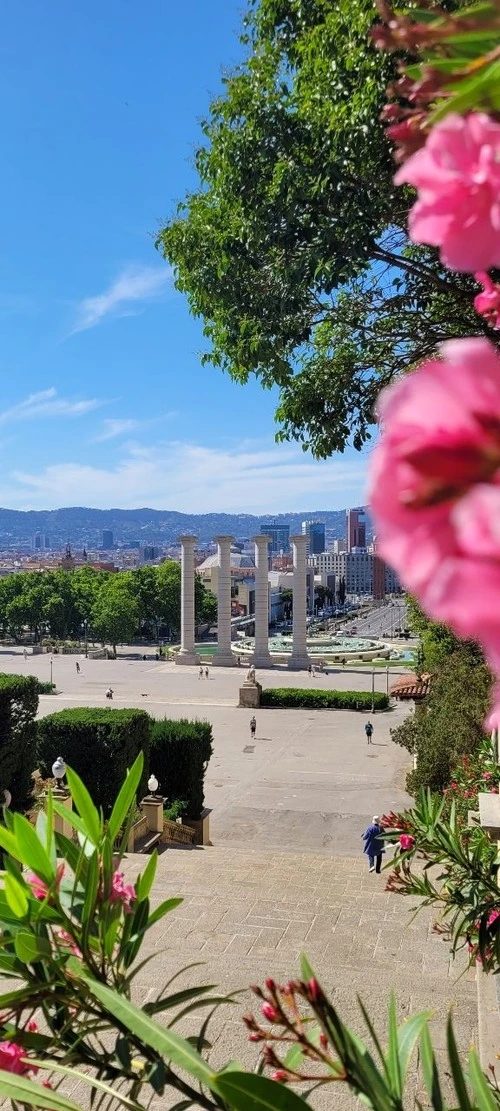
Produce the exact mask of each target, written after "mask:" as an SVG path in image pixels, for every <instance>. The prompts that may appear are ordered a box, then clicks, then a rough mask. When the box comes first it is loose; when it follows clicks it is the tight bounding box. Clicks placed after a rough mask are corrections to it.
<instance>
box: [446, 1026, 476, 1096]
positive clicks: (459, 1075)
mask: <svg viewBox="0 0 500 1111" xmlns="http://www.w3.org/2000/svg"><path fill="white" fill-rule="evenodd" d="M446 1042H447V1045H448V1060H449V1062H450V1068H451V1075H452V1077H453V1083H454V1085H455V1091H456V1093H457V1097H458V1103H459V1106H460V1111H472V1104H471V1101H470V1099H469V1093H468V1091H467V1084H466V1083H465V1076H464V1071H463V1069H462V1065H461V1062H460V1057H459V1056H458V1050H457V1043H456V1041H455V1035H454V1033H453V1023H452V1020H451V1015H448V1022H447V1024H446Z"/></svg>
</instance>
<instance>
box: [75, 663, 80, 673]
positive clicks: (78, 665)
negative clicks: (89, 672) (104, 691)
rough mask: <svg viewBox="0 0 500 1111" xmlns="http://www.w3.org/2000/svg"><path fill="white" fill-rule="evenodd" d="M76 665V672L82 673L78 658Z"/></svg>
mask: <svg viewBox="0 0 500 1111" xmlns="http://www.w3.org/2000/svg"><path fill="white" fill-rule="evenodd" d="M75 667H76V674H77V675H79V674H80V664H79V663H78V660H77V661H76V664H75Z"/></svg>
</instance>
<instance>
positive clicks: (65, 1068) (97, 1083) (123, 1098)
mask: <svg viewBox="0 0 500 1111" xmlns="http://www.w3.org/2000/svg"><path fill="white" fill-rule="evenodd" d="M33 1064H34V1065H38V1067H39V1068H41V1069H46V1068H48V1069H50V1071H51V1072H60V1073H62V1075H63V1076H71V1077H73V1079H75V1080H78V1081H82V1080H83V1081H84V1082H85V1084H89V1085H90V1087H91V1088H96V1090H97V1091H98V1092H104V1094H105V1095H107V1096H110V1097H111V1098H112V1099H113V1100H116V1099H117V1098H118V1097H117V1092H116V1089H115V1088H110V1087H109V1085H108V1084H105V1083H104V1081H103V1080H98V1079H97V1077H95V1076H89V1074H88V1073H83V1072H78V1069H72V1068H70V1066H69V1065H58V1064H55V1063H54V1062H53V1061H51V1062H50V1064H49V1065H47V1061H38V1060H36V1058H34V1059H33ZM0 1090H1V1089H0ZM119 1101H120V1103H121V1104H123V1106H124V1107H128V1108H129V1111H144V1109H143V1107H142V1106H141V1105H140V1104H138V1103H136V1101H135V1100H133V1099H130V1097H129V1096H127V1094H126V1093H125V1092H123V1091H120V1094H119ZM91 1105H92V1099H91ZM52 1106H54V1105H52ZM73 1106H74V1105H73ZM78 1111H81V1107H80V1108H78Z"/></svg>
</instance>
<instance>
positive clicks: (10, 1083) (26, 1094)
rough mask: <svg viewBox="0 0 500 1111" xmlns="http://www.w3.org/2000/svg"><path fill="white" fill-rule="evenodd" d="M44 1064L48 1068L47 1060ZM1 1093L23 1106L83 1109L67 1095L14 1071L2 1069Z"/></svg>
mask: <svg viewBox="0 0 500 1111" xmlns="http://www.w3.org/2000/svg"><path fill="white" fill-rule="evenodd" d="M43 1065H44V1067H45V1068H46V1067H47V1062H46V1061H44V1062H43ZM81 1079H85V1078H84V1077H82V1078H81ZM0 1095H1V1096H3V1097H4V1098H6V1099H11V1100H14V1101H16V1102H17V1103H20V1104H22V1105H23V1107H24V1106H26V1107H47V1108H48V1109H49V1111H81V1107H79V1106H78V1104H77V1103H73V1100H72V1099H68V1098H67V1096H61V1095H59V1092H56V1091H53V1090H52V1091H50V1090H49V1089H47V1088H42V1085H41V1084H35V1083H34V1081H33V1080H28V1079H27V1078H26V1077H25V1076H15V1075H14V1073H12V1072H4V1071H2V1073H1V1074H0Z"/></svg>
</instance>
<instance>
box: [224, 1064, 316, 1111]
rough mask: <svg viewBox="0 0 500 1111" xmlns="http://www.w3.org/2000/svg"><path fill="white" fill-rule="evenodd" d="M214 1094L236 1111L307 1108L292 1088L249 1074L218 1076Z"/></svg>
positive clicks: (290, 1110) (283, 1110) (279, 1110)
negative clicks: (217, 1094)
mask: <svg viewBox="0 0 500 1111" xmlns="http://www.w3.org/2000/svg"><path fill="white" fill-rule="evenodd" d="M214 1090H215V1091H216V1092H218V1093H219V1095H221V1096H222V1098H223V1099H224V1100H225V1101H226V1103H228V1104H229V1106H230V1107H232V1108H234V1109H235V1111H264V1109H266V1108H267V1109H268V1111H304V1108H307V1107H308V1106H309V1105H308V1104H307V1103H305V1102H304V1100H303V1099H301V1098H300V1096H299V1095H297V1093H296V1092H294V1091H293V1090H292V1089H291V1088H287V1087H286V1086H285V1085H284V1084H278V1083H277V1082H276V1081H275V1080H269V1079H268V1078H267V1076H256V1075H255V1074H252V1073H246V1072H223V1073H219V1075H218V1077H217V1081H216V1084H215V1085H214Z"/></svg>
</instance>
